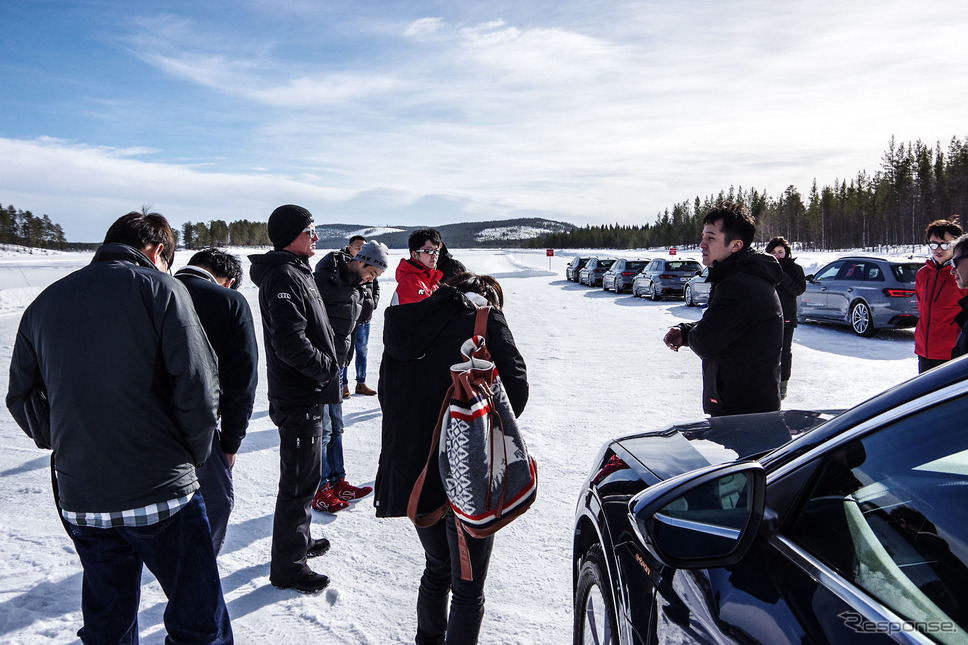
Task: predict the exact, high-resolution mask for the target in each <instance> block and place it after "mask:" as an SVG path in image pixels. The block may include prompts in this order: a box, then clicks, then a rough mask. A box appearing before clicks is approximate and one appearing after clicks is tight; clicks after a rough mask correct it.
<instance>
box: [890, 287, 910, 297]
mask: <svg viewBox="0 0 968 645" xmlns="http://www.w3.org/2000/svg"><path fill="white" fill-rule="evenodd" d="M914 293H915V291H914V289H884V295H885V296H887V297H888V298H913V297H914Z"/></svg>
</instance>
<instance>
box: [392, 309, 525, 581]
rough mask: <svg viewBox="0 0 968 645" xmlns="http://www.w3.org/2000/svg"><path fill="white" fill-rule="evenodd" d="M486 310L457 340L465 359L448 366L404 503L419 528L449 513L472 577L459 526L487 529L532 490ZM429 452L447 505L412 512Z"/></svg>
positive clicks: (478, 531) (475, 531)
mask: <svg viewBox="0 0 968 645" xmlns="http://www.w3.org/2000/svg"><path fill="white" fill-rule="evenodd" d="M490 310H491V308H490V307H481V308H479V309H478V311H477V320H476V323H475V327H474V336H473V338H470V339H468V340H467V341H465V342H464V344H463V345H462V346H461V354H462V355H463V356H464V358H465V359H466V360H465V361H464V362H462V363H457V364H455V365H453V366H451V368H450V372H451V378H452V379H453V385H451V387H450V388H449V389H448V390H447V395H446V396H445V397H444V403H443V406H442V408H441V413H440V418H439V420H438V422H437V427H436V428H435V429H434V437H433V440H432V441H431V450H430V455H428V457H427V464H426V465H425V466H424V469H423V472H421V473H420V477H418V479H417V482H416V484H415V485H414V489H413V492H412V493H411V495H410V502H409V504H408V506H407V515H408V516H409V517H410V519H411V521H413V523H414V524H415V525H416V526H418V527H427V526H431V525H433V524H435V523H436V522H437V521H439V520H440V518H442V517H443V516H444V515H446V514H447V511H448V510H452V511H453V512H454V518H455V520H456V522H457V529H458V530H457V535H458V537H459V543H460V547H461V577H462V578H463V579H464V580H470V579H471V578H472V572H471V570H470V559H469V558H468V557H467V549H466V541H465V537H464V536H465V532H466V533H467V534H470V535H471V536H473V537H477V538H480V537H486V536H488V535H493V534H494V533H495V532H496V531H497V530H498V529H500V528H501V527H503V526H506V525H507V524H509V523H510V522H511V521H513V520H514V519H515V518H517V517H518V516H520V515H522V514H523V513H524V512H525V511H526V510H528V507H530V506H531V504H532V503H534V500H535V497H536V496H537V493H538V470H537V464H536V463H535V461H534V459H533V458H532V457H531V455H530V454H529V453H528V448H527V446H526V445H525V443H524V439H523V438H522V437H521V432H520V430H519V429H518V424H517V421H516V419H515V417H514V411H513V410H512V409H511V404H510V402H509V401H508V398H507V395H506V394H505V392H504V386H503V385H502V384H501V378H500V376H499V375H498V373H497V367H496V366H495V365H494V363H493V362H491V360H490V359H491V355H490V353H489V352H488V351H487V347H486V340H485V336H486V333H487V318H488V315H489V314H490ZM434 457H437V462H438V464H439V468H440V479H441V481H442V482H443V484H444V490H445V491H446V492H447V499H448V503H447V504H445V505H444V506H441V507H440V508H439V509H437V510H435V511H433V512H432V513H428V514H426V515H422V516H419V517H418V516H417V502H418V500H419V499H420V493H421V491H422V490H423V483H424V480H425V479H426V476H427V471H428V469H429V468H430V467H432V466H431V465H432V464H433V462H434Z"/></svg>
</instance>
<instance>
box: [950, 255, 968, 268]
mask: <svg viewBox="0 0 968 645" xmlns="http://www.w3.org/2000/svg"><path fill="white" fill-rule="evenodd" d="M965 258H968V253H965V254H963V255H956V256H955V257H953V258H951V272H952V273H954V272H955V271H956V270H957V269H958V263H959V262H961V261H962V260H964V259H965Z"/></svg>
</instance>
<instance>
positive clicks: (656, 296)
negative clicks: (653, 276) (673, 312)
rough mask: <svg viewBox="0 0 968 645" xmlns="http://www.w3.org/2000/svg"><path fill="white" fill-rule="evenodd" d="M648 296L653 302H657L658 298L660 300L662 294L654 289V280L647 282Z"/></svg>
mask: <svg viewBox="0 0 968 645" xmlns="http://www.w3.org/2000/svg"><path fill="white" fill-rule="evenodd" d="M649 297H650V298H652V301H653V302H659V301H660V300H662V296H661V295H660V294H659V292H658V291H656V290H655V283H654V282H650V283H649Z"/></svg>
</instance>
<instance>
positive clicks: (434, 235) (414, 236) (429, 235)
mask: <svg viewBox="0 0 968 645" xmlns="http://www.w3.org/2000/svg"><path fill="white" fill-rule="evenodd" d="M428 240H429V241H430V242H431V243H432V244H434V245H436V246H440V245H441V241H440V232H439V231H438V230H437V229H435V228H422V229H420V230H419V231H414V232H413V233H411V234H410V239H409V240H407V246H408V247H409V248H410V251H411V252H413V251H416V250H417V249H419V248H420V247H421V246H423V245H424V244H426V243H427V241H428Z"/></svg>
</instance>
